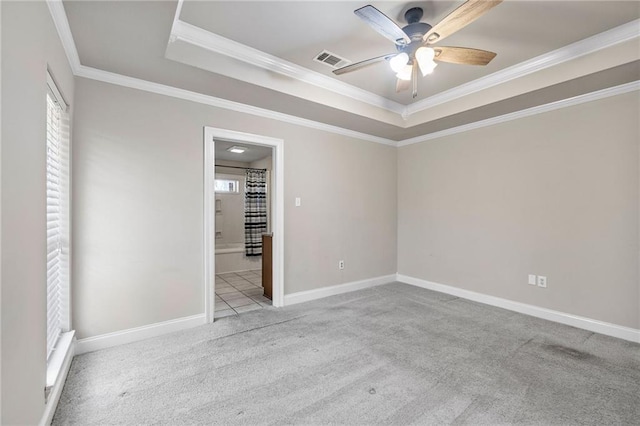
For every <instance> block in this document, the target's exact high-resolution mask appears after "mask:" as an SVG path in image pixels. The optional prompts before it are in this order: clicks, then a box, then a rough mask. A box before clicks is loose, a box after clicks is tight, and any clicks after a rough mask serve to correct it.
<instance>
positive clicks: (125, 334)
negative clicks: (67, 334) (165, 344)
mask: <svg viewBox="0 0 640 426" xmlns="http://www.w3.org/2000/svg"><path fill="white" fill-rule="evenodd" d="M203 324H205V316H204V314H198V315H192V316H190V317H184V318H178V319H174V320H169V321H163V322H158V323H155V324H150V325H145V326H142V327H136V328H129V329H127V330H122V331H115V332H113V333H107V334H101V335H99V336H94V337H87V338H85V339H79V340H78V342H77V343H76V354H77V355H80V354H84V353H87V352H93V351H97V350H99V349H105V348H110V347H113V346H118V345H124V344H126V343H132V342H137V341H139V340H144V339H148V338H150V337H156V336H160V335H163V334H167V333H173V332H174V331H180V330H185V329H187V328H192V327H197V326H199V325H203Z"/></svg>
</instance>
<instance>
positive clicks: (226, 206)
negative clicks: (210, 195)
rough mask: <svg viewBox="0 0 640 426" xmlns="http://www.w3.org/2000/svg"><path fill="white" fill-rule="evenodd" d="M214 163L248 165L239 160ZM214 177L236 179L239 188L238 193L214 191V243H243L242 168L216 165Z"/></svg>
mask: <svg viewBox="0 0 640 426" xmlns="http://www.w3.org/2000/svg"><path fill="white" fill-rule="evenodd" d="M216 164H225V165H230V166H231V165H233V166H236V167H249V163H243V162H239V161H216ZM215 177H216V179H233V180H237V181H238V185H239V188H240V192H238V193H223V192H216V193H215V199H216V202H215V208H216V245H218V244H233V243H243V244H244V181H245V173H244V170H241V169H232V168H226V167H216V172H215Z"/></svg>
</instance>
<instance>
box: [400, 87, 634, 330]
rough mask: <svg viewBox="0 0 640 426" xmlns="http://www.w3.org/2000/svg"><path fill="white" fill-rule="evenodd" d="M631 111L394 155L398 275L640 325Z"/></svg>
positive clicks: (587, 109)
mask: <svg viewBox="0 0 640 426" xmlns="http://www.w3.org/2000/svg"><path fill="white" fill-rule="evenodd" d="M639 113H640V112H639V110H638V94H637V92H633V93H631V94H626V95H620V96H616V97H612V98H608V99H604V100H599V101H596V102H591V103H587V104H582V105H578V106H573V107H570V108H566V109H561V110H557V111H554V112H548V113H545V114H541V115H536V116H532V117H529V118H524V119H519V120H516V121H511V122H508V123H503V124H500V125H496V126H492V127H487V128H483V129H478V130H474V131H470V132H466V133H460V134H457V135H452V136H448V137H444V138H440V139H437V140H433V141H429V142H425V143H421V144H416V145H409V146H406V147H403V148H400V149H399V152H398V176H399V177H398V212H399V213H398V241H399V242H398V270H399V273H400V274H404V275H408V276H412V277H415V278H420V279H424V280H428V281H433V282H437V283H440V284H446V285H451V286H455V287H459V288H463V289H467V290H471V291H475V292H479V293H484V294H488V295H492V296H498V297H502V298H506V299H509V300H514V301H518V302H523V303H528V304H532V305H536V306H541V307H545V308H549V309H554V310H558V311H562V312H566V313H570V314H575V315H580V316H585V317H588V318H593V319H597V320H601V321H606V322H610V323H614V324H619V325H622V326H628V327H633V328H640V320H639V315H640V314H639V312H640V304H639V301H640V294H639V290H638V286H639V284H638V283H639V276H638V273H639V272H638V271H639V260H638V255H639V232H638V226H639V219H640V216H639V214H638V213H639V203H640V197H639V167H638V163H639V150H638V143H639V140H640V135H639V127H638V116H639ZM527 274H537V275H545V276H547V278H548V288H546V289H542V288H538V287H534V286H530V285H528V284H527Z"/></svg>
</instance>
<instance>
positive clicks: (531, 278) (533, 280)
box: [529, 274, 538, 285]
mask: <svg viewBox="0 0 640 426" xmlns="http://www.w3.org/2000/svg"><path fill="white" fill-rule="evenodd" d="M537 283H538V277H536V276H535V275H533V274H529V284H531V285H536V284H537Z"/></svg>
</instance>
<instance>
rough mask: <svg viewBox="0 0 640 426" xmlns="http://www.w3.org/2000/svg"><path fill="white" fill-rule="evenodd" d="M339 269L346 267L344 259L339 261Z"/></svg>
mask: <svg viewBox="0 0 640 426" xmlns="http://www.w3.org/2000/svg"><path fill="white" fill-rule="evenodd" d="M338 269H344V260H341V261H339V262H338Z"/></svg>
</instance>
